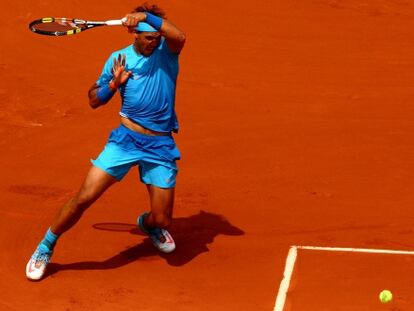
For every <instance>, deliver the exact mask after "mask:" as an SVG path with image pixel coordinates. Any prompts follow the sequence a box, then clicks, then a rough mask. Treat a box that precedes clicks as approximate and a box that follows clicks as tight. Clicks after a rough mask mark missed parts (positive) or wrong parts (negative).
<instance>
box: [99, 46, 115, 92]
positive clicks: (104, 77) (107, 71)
mask: <svg viewBox="0 0 414 311" xmlns="http://www.w3.org/2000/svg"><path fill="white" fill-rule="evenodd" d="M113 63H114V61H113V54H111V56H110V57H109V58H108V59H107V60H106V62H105V65H104V67H103V69H102V73H101V75H100V76H99V78H98V80H97V81H96V84H98V85H99V86H102V85H105V84H107V83H109V81H111V80H112V78H113V74H112V66H113Z"/></svg>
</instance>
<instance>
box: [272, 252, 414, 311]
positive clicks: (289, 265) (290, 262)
mask: <svg viewBox="0 0 414 311" xmlns="http://www.w3.org/2000/svg"><path fill="white" fill-rule="evenodd" d="M299 249H300V250H311V251H328V252H354V253H371V254H393V255H414V251H402V250H389V249H371V248H351V247H320V246H296V245H293V246H291V247H290V249H289V252H288V255H287V258H286V264H285V270H284V272H283V278H282V281H281V282H280V286H279V292H278V293H277V297H276V302H275V307H274V308H273V311H283V308H284V306H285V301H286V295H287V292H288V290H289V286H290V279H291V278H292V274H293V269H294V267H295V262H296V257H297V256H298V250H299Z"/></svg>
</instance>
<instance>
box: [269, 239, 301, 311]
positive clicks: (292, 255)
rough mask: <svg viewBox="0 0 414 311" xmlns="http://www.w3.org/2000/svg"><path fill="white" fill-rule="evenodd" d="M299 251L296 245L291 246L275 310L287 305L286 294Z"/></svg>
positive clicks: (277, 310) (281, 309) (279, 310)
mask: <svg viewBox="0 0 414 311" xmlns="http://www.w3.org/2000/svg"><path fill="white" fill-rule="evenodd" d="M297 252H298V251H297V247H296V246H291V247H290V249H289V253H288V256H287V258H286V265H285V271H284V272H283V279H282V282H280V287H279V292H278V293H277V297H276V303H275V307H274V309H273V311H283V307H284V306H285V300H286V294H287V291H288V290H289V285H290V278H291V277H292V273H293V268H294V267H295V261H296V256H297Z"/></svg>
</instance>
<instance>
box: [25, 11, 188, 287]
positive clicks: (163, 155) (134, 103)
mask: <svg viewBox="0 0 414 311" xmlns="http://www.w3.org/2000/svg"><path fill="white" fill-rule="evenodd" d="M124 26H125V27H127V28H128V30H129V31H130V32H131V33H133V35H134V37H135V41H134V43H133V44H131V45H129V46H127V47H126V48H124V49H121V50H119V51H116V52H114V53H112V55H111V56H110V57H109V58H108V60H107V61H106V63H105V66H104V68H103V71H102V74H101V75H100V77H99V79H98V80H97V82H96V83H95V84H94V85H93V86H92V87H91V88H90V90H89V94H88V95H89V103H90V106H91V107H92V108H98V107H100V106H102V105H105V104H107V103H108V102H109V101H110V99H111V98H112V97H113V96H114V94H115V93H116V92H117V91H118V90H119V93H120V95H121V98H122V107H121V111H120V112H119V115H120V120H121V122H120V126H119V127H118V128H116V129H114V130H113V131H112V132H111V134H110V136H109V139H108V142H107V144H106V146H105V148H104V150H103V151H102V152H101V154H100V155H99V156H98V158H97V159H95V160H92V161H91V162H92V164H93V165H92V166H91V168H90V170H89V172H88V174H87V176H86V179H85V181H84V182H83V184H82V186H81V189H80V190H79V192H78V193H77V194H76V195H75V196H74V197H73V198H71V199H70V200H69V201H68V202H67V203H66V204H65V205H64V206H63V207H62V208H61V209H60V211H59V212H58V214H57V216H56V219H55V220H54V222H53V223H52V225H51V226H50V227H49V228H48V230H47V232H46V234H45V236H44V238H43V240H42V241H41V242H40V244H39V245H38V246H37V249H36V250H35V252H34V253H33V255H32V257H31V258H30V260H29V262H28V263H27V266H26V276H27V278H28V279H29V280H40V279H41V278H42V277H43V276H44V274H45V271H46V267H47V265H48V264H49V262H50V258H51V256H52V254H53V249H54V246H55V244H56V242H57V240H58V238H59V237H60V236H61V235H62V234H63V233H64V232H66V231H67V230H69V229H70V228H72V227H73V226H74V225H75V224H76V223H77V222H78V220H79V219H80V218H81V216H82V214H83V212H84V211H85V210H86V209H87V208H88V207H89V206H91V204H92V203H93V202H95V201H96V200H97V199H98V198H99V197H100V196H101V195H102V194H103V193H104V192H105V190H107V189H108V188H109V187H110V186H111V185H113V184H114V183H115V182H117V181H121V180H122V178H123V177H124V176H125V175H126V174H127V172H128V171H129V170H130V169H131V168H132V167H133V166H138V168H139V174H140V180H141V182H142V183H144V184H145V185H146V187H147V189H148V193H149V197H150V211H149V212H145V213H143V214H141V215H140V216H139V217H138V219H137V226H138V227H139V228H140V229H141V231H142V232H144V233H145V234H147V235H148V236H149V237H150V239H151V240H152V242H153V244H154V246H155V247H156V248H157V249H158V250H160V251H161V252H165V253H169V252H172V251H173V250H174V249H175V242H174V240H173V238H172V237H171V235H170V234H169V232H168V231H167V229H166V228H167V227H168V226H169V225H170V224H171V221H172V213H173V203H174V189H175V185H176V176H177V165H176V160H178V159H179V158H180V153H179V150H178V149H177V147H176V144H175V142H174V139H173V136H172V133H173V132H175V133H176V132H177V131H178V122H177V117H176V114H175V109H174V104H175V90H176V81H177V75H178V57H179V54H180V51H181V49H182V48H183V46H184V43H185V35H184V33H183V32H182V31H181V30H179V29H178V28H177V27H175V26H174V25H173V24H172V23H171V22H169V21H168V20H167V19H165V14H164V12H163V11H162V10H161V9H160V8H159V7H158V6H156V5H148V4H144V5H141V6H139V7H137V8H136V9H135V10H134V11H133V12H132V13H130V14H127V15H126V21H125V22H124Z"/></svg>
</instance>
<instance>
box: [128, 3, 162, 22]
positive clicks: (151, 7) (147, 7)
mask: <svg viewBox="0 0 414 311" xmlns="http://www.w3.org/2000/svg"><path fill="white" fill-rule="evenodd" d="M137 12H148V13H151V14H154V15H156V16H158V17H161V18H164V19H165V18H166V17H167V16H166V15H165V12H164V11H163V10H162V9H161V8H160V7H158V6H157V5H156V4H149V3H148V2H144V3H143V4H141V5H140V6H138V7H136V8H135V9H134V10H133V11H132V13H137Z"/></svg>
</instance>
